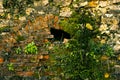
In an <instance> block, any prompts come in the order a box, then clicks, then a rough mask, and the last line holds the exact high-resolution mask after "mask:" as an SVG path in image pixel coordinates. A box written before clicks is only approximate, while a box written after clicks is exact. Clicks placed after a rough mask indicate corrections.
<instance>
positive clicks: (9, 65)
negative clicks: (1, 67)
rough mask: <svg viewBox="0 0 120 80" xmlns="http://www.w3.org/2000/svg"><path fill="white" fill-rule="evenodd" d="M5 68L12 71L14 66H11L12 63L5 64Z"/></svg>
mask: <svg viewBox="0 0 120 80" xmlns="http://www.w3.org/2000/svg"><path fill="white" fill-rule="evenodd" d="M7 67H8V70H9V71H14V65H13V63H9V64H7Z"/></svg>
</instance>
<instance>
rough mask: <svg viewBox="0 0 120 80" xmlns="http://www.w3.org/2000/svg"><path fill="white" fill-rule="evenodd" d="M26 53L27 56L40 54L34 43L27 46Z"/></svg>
mask: <svg viewBox="0 0 120 80" xmlns="http://www.w3.org/2000/svg"><path fill="white" fill-rule="evenodd" d="M24 52H25V53H26V54H37V53H38V48H37V46H36V45H35V43H34V42H31V43H29V44H27V45H26V46H25V48H24Z"/></svg>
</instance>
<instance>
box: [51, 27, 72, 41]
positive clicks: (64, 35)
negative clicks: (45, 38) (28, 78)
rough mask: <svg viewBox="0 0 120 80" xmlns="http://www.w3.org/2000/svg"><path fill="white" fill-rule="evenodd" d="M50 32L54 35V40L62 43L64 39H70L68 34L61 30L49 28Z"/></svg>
mask: <svg viewBox="0 0 120 80" xmlns="http://www.w3.org/2000/svg"><path fill="white" fill-rule="evenodd" d="M50 32H51V34H52V35H54V40H59V41H63V40H64V38H66V39H70V38H71V37H70V34H69V33H67V32H65V31H64V30H61V29H55V28H50Z"/></svg>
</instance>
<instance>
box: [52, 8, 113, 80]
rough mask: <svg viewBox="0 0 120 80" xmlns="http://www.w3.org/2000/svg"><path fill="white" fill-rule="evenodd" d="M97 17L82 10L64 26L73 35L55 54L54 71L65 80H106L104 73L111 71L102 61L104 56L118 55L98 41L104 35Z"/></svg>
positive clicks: (63, 22) (65, 21)
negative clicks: (99, 29)
mask: <svg viewBox="0 0 120 80" xmlns="http://www.w3.org/2000/svg"><path fill="white" fill-rule="evenodd" d="M94 17H95V16H93V15H92V14H91V13H90V12H89V10H84V9H82V10H81V13H78V12H75V13H74V14H73V16H71V18H68V19H64V20H62V21H61V23H60V24H61V25H62V26H63V27H64V28H65V29H66V30H67V29H68V32H69V31H70V33H71V34H72V35H73V38H72V39H71V40H69V42H68V43H66V44H65V45H62V46H55V48H54V50H53V52H54V54H53V55H51V56H52V61H53V62H54V64H53V65H52V67H51V68H53V70H56V71H55V73H56V74H57V76H62V79H63V80H66V79H69V80H85V79H88V80H95V79H96V80H105V78H104V73H105V72H106V71H109V70H108V67H106V66H107V65H105V64H104V65H102V61H101V59H100V58H101V56H102V55H107V56H109V57H110V56H113V54H114V52H113V50H112V48H111V47H110V46H109V45H107V44H102V43H100V41H95V40H94V39H95V38H96V36H97V35H100V33H99V31H98V25H99V24H98V21H100V20H96V17H95V18H94ZM86 24H90V25H89V26H86ZM90 27H91V28H93V29H90ZM69 29H71V30H69ZM53 58H54V59H53Z"/></svg>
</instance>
